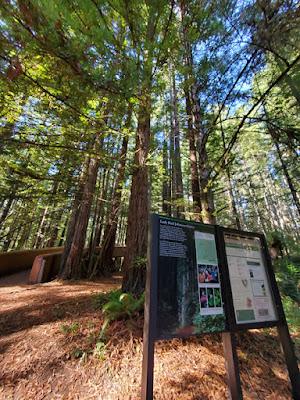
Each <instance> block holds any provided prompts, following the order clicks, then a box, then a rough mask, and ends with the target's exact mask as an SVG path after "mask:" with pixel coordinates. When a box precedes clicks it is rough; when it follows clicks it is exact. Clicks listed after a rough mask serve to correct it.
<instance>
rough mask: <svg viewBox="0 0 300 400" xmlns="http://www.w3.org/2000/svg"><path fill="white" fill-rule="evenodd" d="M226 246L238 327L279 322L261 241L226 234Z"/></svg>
mask: <svg viewBox="0 0 300 400" xmlns="http://www.w3.org/2000/svg"><path fill="white" fill-rule="evenodd" d="M225 246H226V256H227V262H228V268H229V276H230V283H231V290H232V297H233V306H234V310H235V318H236V323H237V324H244V323H253V322H265V321H275V320H277V316H276V312H275V308H274V303H273V298H272V294H271V290H270V285H269V282H268V278H267V273H266V268H265V264H264V261H263V258H262V249H261V244H260V240H259V239H258V238H253V237H249V236H247V237H243V236H240V235H237V234H231V233H230V234H229V233H226V234H225Z"/></svg>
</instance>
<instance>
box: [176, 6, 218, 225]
mask: <svg viewBox="0 0 300 400" xmlns="http://www.w3.org/2000/svg"><path fill="white" fill-rule="evenodd" d="M180 9H181V19H182V36H183V44H184V48H185V62H186V66H187V71H188V72H187V78H188V82H189V84H188V85H186V88H185V90H186V91H188V93H189V96H190V106H191V112H192V117H193V126H194V129H195V138H196V141H195V145H196V149H197V151H198V156H199V183H200V198H201V216H202V220H203V222H205V223H210V224H213V223H215V222H216V218H215V215H214V201H213V193H212V190H211V186H210V181H209V168H208V159H207V149H206V140H207V137H206V136H205V134H204V131H203V128H202V126H201V107H200V101H199V93H198V87H197V84H196V78H195V73H194V60H193V52H192V47H191V44H190V41H189V28H190V25H189V24H188V23H187V19H186V18H187V16H188V2H186V1H185V0H181V1H180Z"/></svg>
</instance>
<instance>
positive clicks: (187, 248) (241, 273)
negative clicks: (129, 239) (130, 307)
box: [142, 214, 300, 400]
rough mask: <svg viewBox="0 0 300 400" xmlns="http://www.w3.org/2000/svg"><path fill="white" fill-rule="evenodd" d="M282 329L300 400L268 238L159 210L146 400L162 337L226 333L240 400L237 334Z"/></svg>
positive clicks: (148, 316) (154, 221)
mask: <svg viewBox="0 0 300 400" xmlns="http://www.w3.org/2000/svg"><path fill="white" fill-rule="evenodd" d="M271 326H275V327H277V330H278V334H279V338H280V342H281V345H282V349H283V352H284V355H285V358H286V363H287V368H288V372H289V376H290V380H291V384H292V392H293V398H294V399H296V400H300V377H299V369H298V364H297V359H296V356H295V353H294V349H293V344H292V342H291V338H290V335H289V331H288V327H287V323H286V319H285V315H284V311H283V307H282V303H281V298H280V295H279V291H278V287H277V284H276V281H275V276H274V272H273V269H272V264H271V260H270V256H269V253H268V249H267V245H266V240H265V237H264V236H263V235H261V234H258V233H252V232H243V231H237V230H233V229H227V228H222V227H220V226H217V225H207V224H200V223H197V222H191V221H185V220H179V219H174V218H169V217H165V216H159V215H155V214H153V215H152V216H151V221H150V235H149V255H148V268H147V284H146V301H145V322H144V344H143V347H144V350H143V377H142V399H143V400H150V399H152V398H153V369H154V344H155V341H156V340H161V339H170V338H175V337H177V338H178V337H179V338H180V337H188V336H191V335H197V334H203V333H209V334H212V333H216V332H221V333H222V339H223V345H224V356H225V360H226V369H227V374H228V385H229V389H230V394H231V398H232V399H242V390H241V383H240V377H239V367H238V358H237V352H236V343H235V336H234V333H235V332H237V331H239V330H245V329H251V328H263V327H271Z"/></svg>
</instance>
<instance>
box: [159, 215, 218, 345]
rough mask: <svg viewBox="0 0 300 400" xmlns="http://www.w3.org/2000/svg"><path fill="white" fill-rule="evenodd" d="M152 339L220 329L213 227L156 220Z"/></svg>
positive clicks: (164, 219)
mask: <svg viewBox="0 0 300 400" xmlns="http://www.w3.org/2000/svg"><path fill="white" fill-rule="evenodd" d="M157 281H158V282H157V284H158V290H157V302H158V305H157V306H158V313H157V335H156V337H157V339H159V338H167V337H175V336H176V337H177V336H188V335H192V334H198V333H204V332H220V331H224V330H225V316H224V311H223V307H222V294H221V284H220V273H219V264H218V257H217V250H216V241H215V234H214V228H213V227H210V226H205V225H203V226H202V227H201V226H200V225H198V226H195V225H193V224H190V223H185V222H184V221H183V222H178V221H175V220H170V219H167V218H163V217H161V218H160V219H159V243H158V266H157Z"/></svg>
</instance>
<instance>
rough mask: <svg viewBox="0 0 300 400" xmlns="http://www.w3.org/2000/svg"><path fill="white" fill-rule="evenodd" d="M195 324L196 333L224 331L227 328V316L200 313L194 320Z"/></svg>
mask: <svg viewBox="0 0 300 400" xmlns="http://www.w3.org/2000/svg"><path fill="white" fill-rule="evenodd" d="M193 324H194V325H195V327H196V329H195V333H197V334H200V333H208V332H222V331H224V330H225V316H224V315H222V314H220V315H206V316H202V315H200V313H198V314H196V315H195V317H194V320H193Z"/></svg>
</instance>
